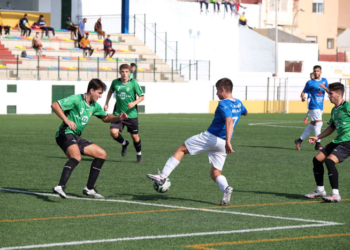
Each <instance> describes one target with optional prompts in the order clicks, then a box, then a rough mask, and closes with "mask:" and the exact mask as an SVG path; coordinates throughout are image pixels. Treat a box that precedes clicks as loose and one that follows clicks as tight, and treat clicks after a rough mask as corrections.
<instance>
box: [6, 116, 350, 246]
mask: <svg viewBox="0 0 350 250" xmlns="http://www.w3.org/2000/svg"><path fill="white" fill-rule="evenodd" d="M328 116H329V115H327V114H325V115H324V119H325V120H328ZM212 118H213V115H211V114H196V115H193V114H181V115H180V114H174V115H141V116H140V118H139V122H140V137H141V139H142V155H143V160H144V162H143V163H142V164H137V163H136V154H135V150H134V148H133V146H132V144H131V146H130V147H129V148H128V154H127V155H126V156H125V157H123V158H122V157H121V155H120V151H121V146H120V145H119V144H118V143H117V142H115V141H114V140H112V138H111V137H110V135H109V124H104V123H102V122H101V121H100V120H98V119H96V118H92V119H91V120H90V122H89V124H88V126H87V127H86V129H85V130H84V133H83V136H82V137H83V138H85V139H88V140H90V141H92V142H94V143H96V144H98V145H100V146H101V147H102V148H104V149H105V150H106V152H107V153H108V157H107V161H106V162H105V164H104V166H103V168H102V171H101V174H100V176H99V179H98V181H97V190H98V191H99V192H100V193H101V194H102V195H104V196H105V200H93V199H85V198H86V196H84V195H83V194H82V190H83V188H84V187H85V185H86V182H87V178H88V175H89V170H90V164H91V161H92V159H91V158H88V157H83V159H82V161H81V162H80V164H79V165H78V167H77V168H76V169H75V170H74V172H73V174H72V176H71V178H70V180H69V182H68V185H67V188H66V192H67V195H68V196H69V197H70V199H65V200H64V199H61V198H59V197H58V196H57V195H53V194H52V191H51V189H52V187H53V186H55V185H57V183H58V181H59V178H60V175H61V171H62V168H63V165H64V163H65V162H66V157H65V155H64V154H63V152H62V151H61V149H60V148H59V147H58V146H57V145H56V142H55V139H54V135H55V132H56V129H57V128H58V126H59V125H60V120H59V118H57V117H56V116H55V115H7V116H6V115H5V116H0V125H1V126H0V152H1V165H0V166H1V179H0V188H1V190H0V211H1V213H0V249H27V248H35V249H37V248H50V249H56V248H57V249H61V248H62V246H63V247H64V248H65V249H218V250H224V249H298V248H299V249H349V248H350V226H349V225H350V212H349V211H350V210H349V205H350V203H349V201H350V182H349V179H350V170H349V164H350V160H349V159H348V160H347V161H345V162H344V163H342V164H339V165H338V170H339V176H340V178H339V184H340V194H341V196H342V202H340V203H336V204H335V203H334V204H331V203H323V202H321V199H317V200H308V199H306V198H304V196H303V195H304V194H305V193H308V192H312V191H313V190H314V189H315V183H314V177H313V173H312V167H313V166H312V158H313V157H314V156H315V155H316V153H317V152H316V151H315V150H314V148H313V145H310V144H308V143H307V142H303V144H302V150H301V151H297V150H296V149H295V147H294V140H295V139H296V138H298V137H299V136H300V135H301V133H302V132H303V129H304V128H305V125H304V124H303V119H304V115H303V114H296V115H294V114H288V115H287V114H264V115H255V114H252V115H248V116H247V117H242V118H241V120H240V122H239V123H238V125H237V127H236V131H235V134H234V136H233V140H232V145H233V148H234V150H235V153H233V154H231V155H229V156H228V157H227V160H226V163H225V167H224V170H223V174H224V175H225V176H226V177H227V179H228V181H229V184H230V185H232V186H233V188H234V192H233V195H232V198H231V204H230V206H227V207H219V206H218V204H219V203H220V201H221V198H222V193H221V191H220V190H219V188H218V187H217V185H216V183H214V182H213V181H212V180H211V178H210V175H209V173H210V165H209V163H208V157H207V155H206V154H202V155H197V156H185V157H184V159H183V161H182V162H181V164H180V165H179V166H178V167H177V168H176V170H175V171H174V172H173V173H172V175H171V176H170V179H171V181H172V186H171V188H170V190H169V191H168V192H167V193H165V194H159V193H157V192H155V191H154V190H153V188H152V182H151V181H150V180H148V179H147V178H146V174H147V173H156V172H157V169H162V168H163V166H164V164H165V162H166V161H167V159H168V158H169V157H170V156H171V154H172V153H173V152H174V151H175V150H176V149H177V147H178V146H179V145H180V144H181V143H183V142H184V140H185V139H187V138H188V137H190V136H192V135H195V134H198V133H200V132H203V131H205V130H206V129H207V128H208V126H209V125H210V123H211V121H212ZM250 124H253V125H250ZM325 127H326V123H325V125H324V127H323V128H325ZM123 135H124V137H125V138H126V139H130V136H129V134H127V133H125V132H124V133H123ZM332 138H334V135H333V136H331V137H329V138H326V139H324V140H323V141H322V144H323V145H325V144H327V143H328V142H330V141H331V139H332ZM325 172H326V173H327V171H325ZM325 187H326V190H327V192H328V193H330V192H331V188H330V185H329V181H328V177H327V174H325ZM20 247H22V248H20Z"/></svg>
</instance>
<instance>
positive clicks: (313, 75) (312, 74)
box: [310, 72, 315, 80]
mask: <svg viewBox="0 0 350 250" xmlns="http://www.w3.org/2000/svg"><path fill="white" fill-rule="evenodd" d="M310 79H311V80H312V79H315V74H314V72H311V73H310Z"/></svg>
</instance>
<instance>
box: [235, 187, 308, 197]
mask: <svg viewBox="0 0 350 250" xmlns="http://www.w3.org/2000/svg"><path fill="white" fill-rule="evenodd" d="M233 192H238V193H253V194H271V195H275V196H284V197H286V198H288V199H298V200H307V198H305V196H304V195H303V194H288V193H276V192H265V191H247V190H237V189H234V190H233Z"/></svg>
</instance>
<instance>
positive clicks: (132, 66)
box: [129, 63, 137, 80]
mask: <svg viewBox="0 0 350 250" xmlns="http://www.w3.org/2000/svg"><path fill="white" fill-rule="evenodd" d="M136 74H137V65H136V63H130V74H129V78H132V79H134V80H136Z"/></svg>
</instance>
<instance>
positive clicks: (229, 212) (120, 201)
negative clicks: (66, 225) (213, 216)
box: [0, 188, 337, 224]
mask: <svg viewBox="0 0 350 250" xmlns="http://www.w3.org/2000/svg"><path fill="white" fill-rule="evenodd" d="M1 190H2V191H8V192H14V193H24V194H34V195H41V196H52V197H59V196H58V195H57V194H48V193H37V192H30V191H23V190H16V189H7V188H0V191H1ZM60 199H61V198H60ZM67 199H74V200H85V201H99V202H119V203H127V204H137V205H144V206H154V207H166V208H176V209H184V210H194V211H201V212H210V213H222V214H236V215H245V216H252V217H261V218H271V219H279V220H291V221H302V222H312V223H321V224H334V223H337V222H331V221H321V220H309V219H301V218H291V217H281V216H272V215H263V214H251V213H241V212H233V211H223V210H214V209H206V208H194V207H183V206H173V205H165V204H157V203H147V202H139V201H127V200H113V199H93V198H82V197H74V196H67Z"/></svg>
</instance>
